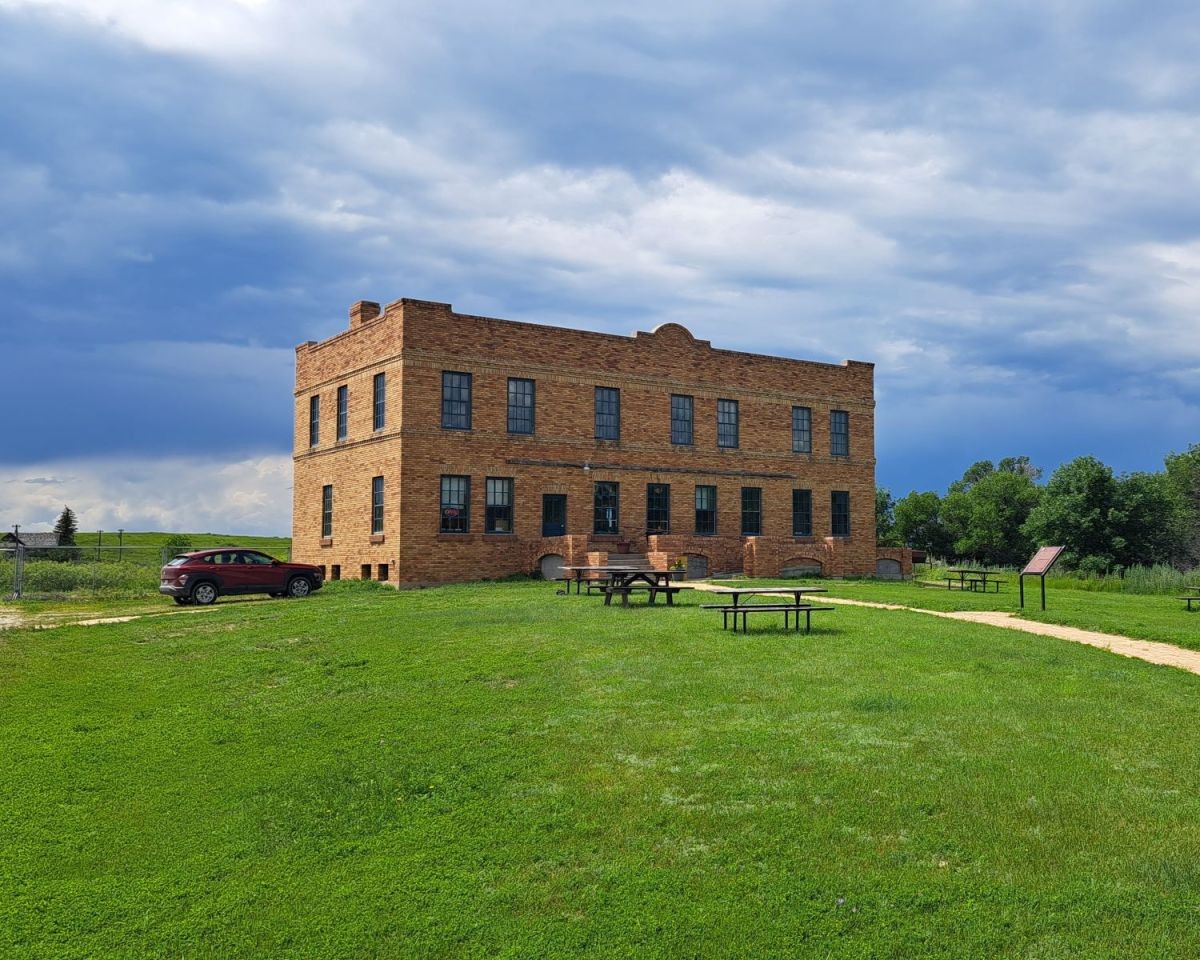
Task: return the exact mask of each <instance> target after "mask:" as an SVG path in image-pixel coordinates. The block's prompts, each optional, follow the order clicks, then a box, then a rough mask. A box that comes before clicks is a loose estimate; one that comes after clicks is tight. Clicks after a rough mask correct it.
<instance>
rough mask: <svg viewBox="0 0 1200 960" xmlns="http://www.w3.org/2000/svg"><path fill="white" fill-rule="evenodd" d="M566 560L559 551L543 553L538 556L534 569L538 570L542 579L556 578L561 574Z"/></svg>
mask: <svg viewBox="0 0 1200 960" xmlns="http://www.w3.org/2000/svg"><path fill="white" fill-rule="evenodd" d="M565 565H566V560H564V559H563V555H562V554H561V553H544V554H542V555H541V556H540V557H538V560H537V563H536V565H535V567H534V569H536V570H538V571H539V572H540V573H541V575H542V579H543V580H557V579H558V578H559V577H561V576H562V575H563V567H564V566H565Z"/></svg>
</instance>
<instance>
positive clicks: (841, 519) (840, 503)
mask: <svg viewBox="0 0 1200 960" xmlns="http://www.w3.org/2000/svg"><path fill="white" fill-rule="evenodd" d="M830 507H831V511H830V512H831V514H832V518H833V522H832V524H831V526H830V533H832V534H833V535H834V536H835V537H848V536H850V491H848V490H834V491H833V494H832V496H831V497H830Z"/></svg>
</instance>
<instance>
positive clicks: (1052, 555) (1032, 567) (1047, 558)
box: [1019, 547, 1066, 610]
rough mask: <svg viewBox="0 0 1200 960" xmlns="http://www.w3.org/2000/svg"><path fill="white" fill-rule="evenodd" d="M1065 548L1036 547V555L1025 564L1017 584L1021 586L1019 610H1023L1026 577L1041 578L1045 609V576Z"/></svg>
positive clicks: (1044, 606) (1044, 607) (1043, 606)
mask: <svg viewBox="0 0 1200 960" xmlns="http://www.w3.org/2000/svg"><path fill="white" fill-rule="evenodd" d="M1065 549H1066V548H1065V547H1038V551H1037V553H1035V554H1034V555H1033V559H1032V560H1030V561H1029V562H1028V563H1027V564H1025V569H1024V570H1022V571H1021V576H1020V577H1019V582H1020V584H1021V609H1022V610H1024V609H1025V578H1026V577H1041V579H1042V609H1043V610H1045V609H1046V574H1048V573H1049V572H1050V568H1051V567H1052V566H1054V563H1055V561H1057V560H1058V558H1059V557H1060V556H1061V555H1062V552H1063V550H1065Z"/></svg>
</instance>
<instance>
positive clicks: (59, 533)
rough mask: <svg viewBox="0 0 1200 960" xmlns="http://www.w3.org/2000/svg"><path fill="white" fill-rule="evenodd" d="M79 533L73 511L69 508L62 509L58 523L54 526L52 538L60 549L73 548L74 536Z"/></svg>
mask: <svg viewBox="0 0 1200 960" xmlns="http://www.w3.org/2000/svg"><path fill="white" fill-rule="evenodd" d="M78 531H79V524H78V523H76V522H75V511H74V510H72V509H71V508H70V507H63V508H62V513H60V514H59V515H58V522H57V523H55V524H54V537H55V540H56V542H57V543H58V545H59V546H60V547H73V546H75V534H76V533H77V532H78Z"/></svg>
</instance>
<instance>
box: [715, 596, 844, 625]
mask: <svg viewBox="0 0 1200 960" xmlns="http://www.w3.org/2000/svg"><path fill="white" fill-rule="evenodd" d="M705 592H706V593H716V594H720V595H723V596H727V597H729V598H730V601H731V602H730V603H705V604H701V606H702V607H703V608H704V609H705V610H720V611H721V627H722V629H725V630H728V629H729V617H730V615H731V614H732V616H733V632H734V633H737V624H738V615H739V614H740V615H741V617H742V632H743V633H746V632H747V631H748V628H749V623H748V619H749V614H751V613H782V614H783V626H784V629H785V630H786V629H787V628H789V627H790V626H791V616H792V614H793V613H794V614H795V615H796V626H795V629H796V630H797V631H799V629H800V614H804V631H805V633H811V632H812V615H813V613H814V612H817V611H825V610H833V609H834V608H833V607H817V606H814V605H813V604H811V603H807V602H805V600H804V595H805V594H808V593H825V592H826V590H825V588H824V587H718V588H714V589H711V590H707V591H705ZM752 596H767V597H780V596H782V597H791V602H790V603H779V602H774V603H742V602H741V599H742V597H752Z"/></svg>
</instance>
